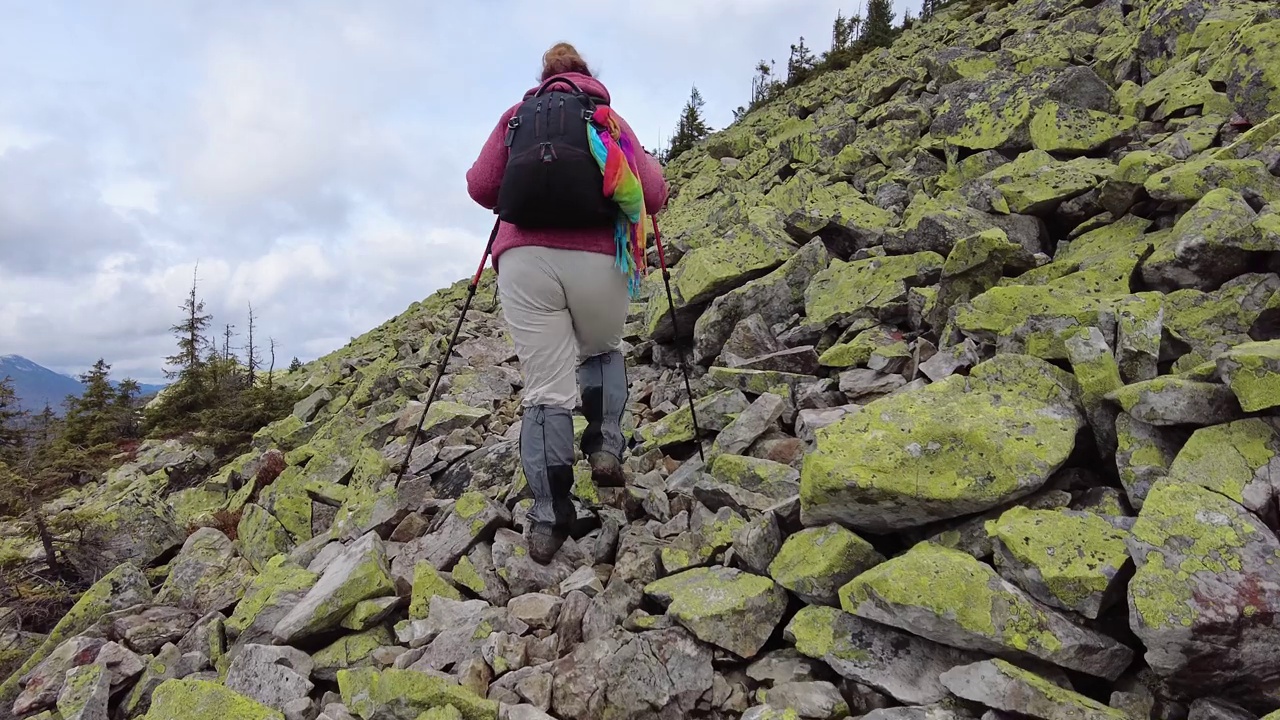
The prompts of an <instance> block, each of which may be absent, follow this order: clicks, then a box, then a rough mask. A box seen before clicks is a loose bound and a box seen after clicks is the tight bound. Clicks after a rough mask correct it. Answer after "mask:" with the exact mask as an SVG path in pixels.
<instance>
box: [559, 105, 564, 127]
mask: <svg viewBox="0 0 1280 720" xmlns="http://www.w3.org/2000/svg"><path fill="white" fill-rule="evenodd" d="M560 134H561V135H564V98H560Z"/></svg>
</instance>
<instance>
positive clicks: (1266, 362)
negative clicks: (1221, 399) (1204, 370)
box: [1217, 340, 1280, 413]
mask: <svg viewBox="0 0 1280 720" xmlns="http://www.w3.org/2000/svg"><path fill="white" fill-rule="evenodd" d="M1217 371H1218V377H1220V378H1222V381H1223V382H1224V383H1226V384H1227V385H1228V386H1229V387H1230V388H1231V392H1233V393H1235V396H1236V399H1237V400H1239V401H1240V409H1241V410H1244V411H1245V412H1249V413H1252V412H1258V411H1260V410H1270V409H1272V408H1275V407H1277V406H1280V341H1278V340H1268V341H1264V342H1253V343H1243V344H1241V345H1237V346H1236V347H1234V348H1231V349H1230V350H1228V351H1227V352H1225V353H1223V354H1222V355H1221V356H1219V358H1218V360H1217Z"/></svg>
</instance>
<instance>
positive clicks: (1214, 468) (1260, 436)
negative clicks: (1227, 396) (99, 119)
mask: <svg viewBox="0 0 1280 720" xmlns="http://www.w3.org/2000/svg"><path fill="white" fill-rule="evenodd" d="M1278 447H1280V437H1277V436H1276V432H1275V429H1274V428H1272V427H1271V425H1270V424H1268V423H1267V422H1265V421H1263V420H1260V419H1257V418H1250V419H1246V420H1239V421H1236V422H1232V423H1227V424H1225V425H1215V426H1213V427H1207V428H1200V429H1198V430H1196V431H1195V433H1193V434H1192V435H1191V438H1190V439H1188V440H1187V444H1186V445H1184V446H1183V448H1182V451H1181V452H1179V453H1178V456H1177V458H1175V459H1174V461H1173V464H1172V465H1171V466H1170V467H1169V475H1168V477H1169V479H1170V480H1173V481H1177V482H1183V483H1190V484H1193V485H1199V486H1200V487H1203V488H1206V489H1209V490H1213V491H1215V492H1217V493H1220V494H1222V495H1225V496H1226V497H1229V498H1231V499H1232V500H1234V501H1236V502H1238V503H1240V504H1242V505H1249V504H1250V503H1248V502H1246V500H1245V495H1246V492H1247V491H1248V490H1249V489H1250V486H1251V485H1253V483H1254V482H1255V481H1256V480H1260V481H1262V482H1264V483H1266V482H1269V480H1268V478H1267V476H1266V473H1267V466H1268V465H1269V463H1270V462H1271V460H1272V459H1273V458H1275V456H1276V454H1277V452H1276V451H1277V448H1278ZM1260 476H1261V477H1260Z"/></svg>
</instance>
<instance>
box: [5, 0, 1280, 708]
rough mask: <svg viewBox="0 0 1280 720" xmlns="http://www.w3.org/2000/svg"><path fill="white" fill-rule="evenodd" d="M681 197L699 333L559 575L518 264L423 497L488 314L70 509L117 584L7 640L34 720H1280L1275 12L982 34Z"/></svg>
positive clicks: (22, 541) (971, 32)
mask: <svg viewBox="0 0 1280 720" xmlns="http://www.w3.org/2000/svg"><path fill="white" fill-rule="evenodd" d="M669 171H670V174H671V177H672V180H673V182H674V189H675V196H674V200H673V202H672V204H671V207H670V209H669V210H668V211H667V212H666V213H665V214H664V216H663V218H662V224H663V229H664V231H665V238H666V241H667V243H668V245H669V248H670V253H669V254H670V255H672V256H675V257H677V258H678V259H679V262H678V264H677V265H676V266H675V268H674V271H673V277H672V285H673V287H674V289H675V291H676V294H677V298H676V308H675V310H676V316H677V318H678V323H677V325H678V328H679V330H680V331H681V333H682V334H681V335H679V336H677V335H676V332H675V330H676V328H675V327H673V325H672V323H671V322H670V312H669V310H670V308H669V305H668V303H667V301H666V298H665V295H664V294H663V293H662V290H661V288H662V286H661V279H660V277H659V276H658V275H657V274H655V275H654V276H652V277H651V278H650V282H649V284H648V286H647V287H648V293H649V294H648V297H647V301H646V302H645V303H641V304H637V305H636V306H635V307H634V312H633V314H632V318H631V323H630V325H629V330H628V338H627V340H628V357H629V364H628V372H629V378H630V382H631V389H632V394H631V409H632V412H631V413H630V414H629V418H628V421H629V423H630V425H629V428H631V429H632V430H633V431H634V432H633V436H634V441H635V442H634V447H633V449H632V453H631V456H630V457H629V459H628V461H627V462H628V468H629V475H630V479H629V483H628V487H626V488H625V489H619V490H617V491H613V492H606V491H604V490H598V489H596V488H595V487H593V486H592V484H591V482H590V479H589V473H588V472H586V469H585V463H584V464H583V465H582V466H581V468H580V469H581V476H580V482H579V483H578V485H577V487H576V488H575V493H576V495H577V497H578V499H579V501H580V503H579V504H580V507H581V512H580V518H579V519H580V523H579V527H578V528H576V532H575V536H576V537H575V539H574V540H572V541H570V542H569V543H567V544H566V546H565V547H564V549H563V550H562V551H561V552H560V554H559V555H558V557H557V558H556V560H555V561H554V562H553V563H552V564H551V565H549V566H545V567H544V566H539V565H536V564H534V563H532V562H531V561H530V560H529V559H528V557H527V552H526V550H525V547H524V545H523V541H522V539H521V536H520V531H521V529H522V526H523V512H524V511H525V510H526V509H527V507H528V503H529V500H528V496H527V493H526V492H524V490H523V483H522V480H521V478H520V471H519V466H518V465H519V463H518V453H517V446H516V438H518V434H519V428H518V426H517V424H516V423H517V422H518V404H519V388H520V377H519V373H518V371H517V365H516V363H515V357H514V352H513V350H512V345H511V343H510V340H509V338H507V337H506V335H505V333H504V332H503V325H502V321H501V308H500V307H498V306H496V305H495V304H494V302H493V295H492V292H493V286H492V277H491V275H488V274H487V275H486V278H485V283H484V285H483V286H482V287H481V288H480V292H479V293H478V295H477V301H476V304H475V306H474V310H473V312H472V314H471V315H469V317H468V320H467V322H466V325H465V328H464V331H463V335H462V337H461V342H460V345H459V346H458V348H457V353H456V356H455V357H453V358H452V360H451V363H450V372H449V375H448V377H447V379H446V380H445V384H444V386H443V401H442V402H440V403H439V404H438V405H437V406H435V408H434V409H433V410H432V412H431V414H430V417H429V418H428V420H427V423H426V425H425V428H424V434H423V436H422V437H423V442H421V443H420V445H419V448H418V449H417V450H416V451H415V452H414V454H413V457H412V458H411V459H410V463H409V465H410V473H409V474H408V476H407V477H406V478H405V479H404V480H403V481H402V482H400V483H399V484H396V482H395V470H396V468H397V466H398V462H399V461H400V460H401V459H403V456H404V451H405V447H406V444H405V443H406V440H405V438H406V435H407V434H408V433H409V432H410V431H411V429H412V427H413V425H414V423H416V421H417V418H418V414H419V413H420V412H421V409H422V405H421V403H420V398H423V397H425V394H426V391H427V389H428V388H427V383H429V382H431V379H432V372H433V370H434V368H435V367H436V362H437V361H438V360H439V358H440V354H441V353H442V352H443V349H444V344H445V342H446V340H447V337H448V333H449V331H450V330H451V328H452V325H453V323H454V321H455V319H456V317H457V315H456V313H457V311H458V309H459V308H460V306H461V299H462V297H463V296H464V294H465V286H464V285H463V284H462V283H459V284H458V285H456V286H454V287H452V288H450V289H448V290H446V291H442V292H440V293H437V294H435V295H433V296H432V297H430V298H428V299H427V300H425V301H424V302H422V303H420V304H417V305H415V306H413V307H411V308H410V309H409V310H408V311H407V312H406V313H404V314H403V315H401V316H400V317H398V318H395V319H394V320H392V321H389V322H388V323H387V324H385V325H383V326H382V327H379V328H377V329H375V330H373V331H372V332H370V333H368V334H367V335H365V336H364V337H362V338H359V339H358V340H356V341H354V342H353V343H352V344H351V345H350V346H348V347H347V348H344V349H343V350H342V351H340V352H337V353H334V354H333V355H332V356H329V357H326V358H323V359H321V360H319V361H317V362H315V363H312V364H311V365H309V366H308V367H307V368H305V369H304V371H303V372H302V373H300V374H299V379H298V382H300V383H304V384H305V387H306V388H307V389H308V390H310V391H311V395H310V397H309V398H308V399H307V400H305V401H304V402H302V403H300V404H299V405H298V407H297V408H296V409H295V411H294V413H293V415H291V416H289V417H288V418H286V419H285V420H283V421H281V422H278V423H276V424H275V425H273V426H271V427H268V428H265V429H264V430H263V431H262V432H261V433H259V435H258V437H257V441H256V443H255V449H254V450H253V451H252V452H250V453H248V454H246V455H245V456H243V457H241V458H238V459H237V460H236V461H235V462H233V463H231V464H229V465H227V466H225V467H220V468H219V467H213V466H212V464H213V463H212V460H211V459H210V458H208V457H203V456H201V455H200V454H199V453H196V452H193V451H191V450H189V449H187V448H184V447H183V446H182V445H181V444H180V443H176V442H174V443H169V444H164V445H152V446H149V447H148V448H146V449H145V450H144V452H143V453H142V455H140V457H139V458H138V460H137V461H136V462H134V463H133V464H131V465H129V466H126V467H125V468H122V469H121V470H119V471H117V472H114V473H112V474H111V475H110V476H109V477H107V478H105V479H104V480H103V482H101V483H99V484H98V485H96V486H91V487H86V488H82V489H80V490H78V491H77V492H76V493H74V494H72V495H68V496H64V497H62V498H60V499H59V500H58V501H56V502H55V503H54V504H52V505H51V506H50V507H49V508H47V509H48V510H49V512H50V513H52V514H54V515H55V516H56V517H57V518H58V520H59V522H61V523H64V525H69V526H75V527H77V528H79V530H80V531H81V533H82V542H80V543H79V544H78V546H77V547H76V548H75V549H74V550H73V551H72V552H71V553H70V560H71V561H72V562H73V563H74V564H75V565H76V567H77V568H78V569H80V570H81V571H82V572H84V573H86V574H89V575H91V576H92V577H100V578H101V579H100V580H99V581H98V583H97V584H96V585H95V586H94V587H93V588H92V589H91V590H90V591H89V592H88V593H87V594H86V595H85V596H84V597H83V598H82V599H81V600H80V602H79V604H78V605H77V606H76V607H75V608H74V609H73V610H72V611H71V612H70V613H69V614H68V615H67V616H66V617H65V618H64V619H63V620H62V622H61V623H60V624H59V625H58V626H57V627H56V628H55V629H54V630H53V631H52V632H51V633H50V634H48V635H47V636H44V635H33V634H30V633H24V632H20V631H17V630H14V629H9V630H6V631H4V632H5V636H4V639H5V640H6V641H7V644H6V645H5V647H9V648H13V647H17V648H19V650H17V651H16V654H14V652H15V651H12V650H10V651H9V652H10V655H9V658H8V659H10V660H16V662H21V663H22V665H21V667H20V668H19V669H18V670H17V671H16V672H15V673H14V674H13V675H12V676H11V677H10V678H9V679H8V680H7V681H6V682H5V683H4V685H3V686H2V687H0V694H3V698H2V699H3V702H4V706H5V707H6V708H7V709H8V710H9V711H11V712H12V713H13V715H14V716H17V717H40V718H46V719H48V718H57V717H61V718H62V719H63V720H72V719H75V720H90V719H93V720H97V719H100V718H108V717H110V718H134V717H145V718H148V720H169V719H176V718H195V719H197V720H203V719H204V718H210V719H212V718H220V719H231V720H259V719H267V718H276V719H278V718H288V719H289V720H315V719H316V718H324V719H325V720H351V719H353V718H358V719H359V720H426V719H428V718H437V719H444V718H466V719H468V720H475V719H478V718H497V717H505V718H512V719H523V720H532V719H534V718H545V717H548V716H550V717H556V718H561V719H563V720H604V719H605V718H637V719H643V718H661V719H667V718H732V719H734V720H736V719H738V718H742V719H744V720H764V719H767V718H814V719H826V718H832V719H839V718H844V717H858V716H865V717H867V718H869V719H870V720H883V719H886V718H894V719H902V720H908V719H910V720H917V719H926V718H927V719H929V720H944V719H947V718H979V717H983V718H986V717H989V718H992V720H997V719H998V718H1002V717H1006V716H1008V717H1019V716H1026V717H1034V718H1042V719H1043V720H1060V719H1062V720H1065V719H1067V718H1071V719H1078V718H1090V719H1092V718H1114V719H1116V720H1121V719H1122V718H1133V719H1138V718H1148V717H1150V718H1160V719H1161V720H1182V719H1183V718H1193V719H1194V718H1230V719H1232V720H1236V719H1240V718H1255V717H1258V716H1261V715H1264V714H1267V713H1273V712H1275V711H1277V710H1280V650H1277V648H1280V643H1278V642H1277V641H1278V640H1280V621H1278V620H1277V611H1278V610H1280V564H1277V560H1278V559H1280V540H1278V539H1277V534H1276V533H1277V530H1278V529H1280V505H1278V504H1277V502H1276V499H1277V494H1278V493H1280V470H1278V469H1277V468H1280V459H1278V458H1280V419H1278V417H1280V414H1278V413H1277V411H1276V410H1277V407H1280V340H1276V337H1277V332H1276V329H1277V327H1278V325H1277V323H1278V322H1280V275H1278V274H1277V271H1278V270H1280V263H1278V262H1277V260H1278V259H1280V213H1278V212H1277V211H1278V210H1280V7H1278V6H1276V5H1275V4H1274V3H1267V2H1247V1H1244V0H1229V1H1225V2H1216V3H1209V2H1202V1H1201V0H1132V1H1130V2H1125V1H1124V0H1102V1H1101V2H1097V1H1095V0H1089V1H1081V0H1022V1H1021V2H1017V3H1014V4H992V5H985V6H982V5H978V6H976V7H975V6H968V5H963V4H961V5H956V6H953V7H951V8H949V9H947V10H945V11H942V12H940V13H939V14H938V15H937V16H936V17H935V18H934V19H933V20H932V21H930V22H928V23H924V24H922V25H918V26H917V27H915V28H914V29H912V30H910V31H909V32H907V33H906V34H905V35H904V36H903V37H902V38H901V39H900V40H899V41H898V42H897V43H896V44H895V45H894V46H893V47H892V48H891V49H889V50H886V51H882V52H878V53H876V54H874V55H871V56H868V57H867V58H864V59H863V60H862V61H861V62H859V63H858V64H857V65H856V66H855V67H853V68H851V69H849V70H848V71H845V72H841V73H838V74H833V75H826V76H823V77H822V78H821V79H820V80H819V81H817V82H814V83H812V84H811V85H809V86H806V87H803V88H800V89H798V90H796V91H793V92H792V93H790V94H789V95H788V96H786V97H784V98H782V99H781V100H779V101H777V102H775V103H773V104H771V105H770V106H768V107H766V108H763V109H761V110H760V111H757V112H755V113H753V114H752V115H750V116H748V117H746V118H745V119H744V120H743V121H742V122H740V123H738V124H736V125H734V126H733V127H731V128H729V129H727V130H725V131H723V132H721V133H718V134H717V135H715V136H714V137H712V138H711V139H709V140H708V141H707V142H706V143H704V144H703V145H702V146H701V147H699V148H698V149H697V150H695V151H693V152H691V153H689V154H688V155H686V156H683V157H682V158H680V160H679V161H678V162H677V163H676V164H673V166H672V167H671V168H669ZM681 351H683V352H684V353H685V354H686V355H687V356H689V357H691V358H692V359H693V360H694V361H695V363H696V364H695V366H694V368H693V373H694V376H695V379H694V383H693V384H694V395H695V396H696V405H697V410H698V412H697V417H698V420H699V424H700V425H701V427H702V429H703V431H704V436H703V437H700V438H699V437H695V432H694V427H693V424H692V422H691V416H690V412H689V409H688V405H687V404H686V401H687V399H688V398H687V397H686V396H685V394H684V390H683V387H684V386H683V382H682V380H681V378H680V374H679V371H678V370H677V369H676V368H677V359H678V358H679V356H680V355H679V352H681ZM696 442H701V443H702V447H703V448H704V450H705V453H706V463H705V464H704V463H703V462H702V461H700V460H699V459H698V456H697V453H696V449H697V448H696V446H695V443H696ZM0 531H2V532H3V533H4V535H3V537H4V540H3V544H2V546H0V551H3V559H4V561H5V562H7V563H9V564H11V565H12V564H16V563H22V562H25V561H29V560H33V559H36V558H38V557H39V556H40V555H39V547H38V545H33V544H32V542H31V541H30V540H29V539H26V536H24V534H23V533H24V532H26V531H27V529H26V528H24V527H21V526H20V525H18V524H12V523H11V524H9V525H7V526H5V527H4V528H2V529H0ZM27 658H29V659H27ZM0 659H3V658H0ZM24 660H25V662H24ZM16 662H15V663H14V664H16Z"/></svg>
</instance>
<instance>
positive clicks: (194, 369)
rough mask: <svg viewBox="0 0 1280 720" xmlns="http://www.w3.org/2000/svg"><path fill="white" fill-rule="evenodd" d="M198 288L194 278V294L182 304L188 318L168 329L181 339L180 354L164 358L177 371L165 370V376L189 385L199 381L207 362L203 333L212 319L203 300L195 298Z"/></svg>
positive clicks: (192, 284) (179, 340) (179, 341)
mask: <svg viewBox="0 0 1280 720" xmlns="http://www.w3.org/2000/svg"><path fill="white" fill-rule="evenodd" d="M197 272H198V268H197ZM196 285H197V280H196V277H195V276H194V275H193V276H192V279H191V293H190V294H189V295H188V296H187V299H186V302H184V303H183V304H182V311H183V313H184V316H185V317H184V318H183V321H182V322H181V323H178V324H177V325H173V326H171V327H170V328H169V329H170V330H171V331H172V332H173V333H175V334H176V335H177V337H178V353H177V354H175V355H170V356H169V357H167V358H165V362H167V363H168V364H169V365H171V366H175V367H176V368H177V369H176V370H166V371H165V376H166V377H168V378H169V379H173V378H181V379H183V380H186V381H188V382H198V381H199V375H200V370H201V368H202V367H203V365H204V362H205V357H204V352H205V349H206V346H207V345H208V341H207V340H206V339H205V335H204V334H205V331H206V330H207V329H208V327H209V323H210V322H211V321H212V319H213V318H212V316H211V315H207V314H205V312H204V301H203V300H200V299H199V298H198V297H197V296H196Z"/></svg>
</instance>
